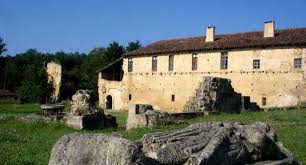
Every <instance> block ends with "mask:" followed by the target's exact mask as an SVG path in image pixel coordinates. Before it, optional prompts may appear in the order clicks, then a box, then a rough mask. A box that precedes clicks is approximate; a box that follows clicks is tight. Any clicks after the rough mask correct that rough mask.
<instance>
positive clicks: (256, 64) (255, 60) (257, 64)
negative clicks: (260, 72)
mask: <svg viewBox="0 0 306 165" xmlns="http://www.w3.org/2000/svg"><path fill="white" fill-rule="evenodd" d="M256 62H258V63H256ZM260 67H261V66H260V59H253V69H260Z"/></svg>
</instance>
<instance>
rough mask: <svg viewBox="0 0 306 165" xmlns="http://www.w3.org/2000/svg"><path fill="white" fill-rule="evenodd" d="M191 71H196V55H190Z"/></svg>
mask: <svg viewBox="0 0 306 165" xmlns="http://www.w3.org/2000/svg"><path fill="white" fill-rule="evenodd" d="M191 70H192V71H196V70H198V53H192V61H191Z"/></svg>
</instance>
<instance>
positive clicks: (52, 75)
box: [47, 62, 62, 101]
mask: <svg viewBox="0 0 306 165" xmlns="http://www.w3.org/2000/svg"><path fill="white" fill-rule="evenodd" d="M47 73H48V81H49V82H50V81H52V85H53V88H54V91H53V93H52V95H51V97H52V98H53V99H54V100H55V101H56V100H57V99H58V97H59V92H60V87H61V80H62V66H61V64H58V63H55V62H49V63H48V64H47Z"/></svg>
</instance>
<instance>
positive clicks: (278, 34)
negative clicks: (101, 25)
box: [124, 28, 306, 56]
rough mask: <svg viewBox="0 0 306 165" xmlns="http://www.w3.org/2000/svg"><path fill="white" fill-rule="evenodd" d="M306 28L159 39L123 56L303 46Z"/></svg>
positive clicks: (305, 43)
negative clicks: (208, 39)
mask: <svg viewBox="0 0 306 165" xmlns="http://www.w3.org/2000/svg"><path fill="white" fill-rule="evenodd" d="M305 45H306V28H298V29H282V30H276V31H275V37H272V38H264V37H263V31H254V32H244V33H236V34H223V35H216V36H215V41H214V42H205V36H198V37H190V38H179V39H170V40H161V41H158V42H154V43H152V44H150V45H148V46H146V47H143V48H140V49H137V50H135V51H132V52H128V53H126V54H124V56H135V55H151V54H164V53H177V52H191V51H205V50H224V49H225V50H226V49H233V48H255V47H270V46H305Z"/></svg>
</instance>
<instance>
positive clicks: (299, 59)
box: [294, 58, 302, 69]
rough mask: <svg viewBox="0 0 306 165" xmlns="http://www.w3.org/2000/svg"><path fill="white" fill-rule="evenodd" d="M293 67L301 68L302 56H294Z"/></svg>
mask: <svg viewBox="0 0 306 165" xmlns="http://www.w3.org/2000/svg"><path fill="white" fill-rule="evenodd" d="M294 68H295V69H299V68H302V58H295V59H294Z"/></svg>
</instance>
